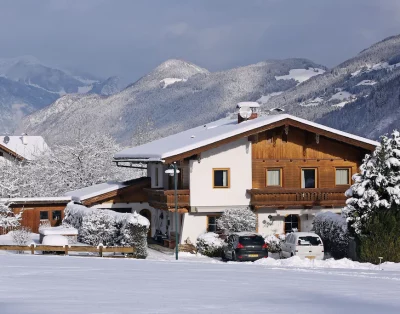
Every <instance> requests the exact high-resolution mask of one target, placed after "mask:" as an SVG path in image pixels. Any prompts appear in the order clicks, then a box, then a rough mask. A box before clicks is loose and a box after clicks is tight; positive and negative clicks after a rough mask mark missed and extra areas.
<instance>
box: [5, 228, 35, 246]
mask: <svg viewBox="0 0 400 314" xmlns="http://www.w3.org/2000/svg"><path fill="white" fill-rule="evenodd" d="M10 233H11V237H12V239H13V241H14V243H15V244H17V245H27V244H29V242H30V241H31V240H32V232H31V229H29V228H27V227H20V228H19V229H17V230H14V231H11V232H10Z"/></svg>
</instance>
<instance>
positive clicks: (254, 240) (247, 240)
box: [239, 235, 265, 245]
mask: <svg viewBox="0 0 400 314" xmlns="http://www.w3.org/2000/svg"><path fill="white" fill-rule="evenodd" d="M239 242H240V243H241V244H243V245H249V244H250V245H263V244H264V243H265V242H264V239H263V238H262V237H260V236H256V235H254V236H244V237H243V236H242V237H240V238H239Z"/></svg>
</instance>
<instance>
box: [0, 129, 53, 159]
mask: <svg viewBox="0 0 400 314" xmlns="http://www.w3.org/2000/svg"><path fill="white" fill-rule="evenodd" d="M49 150H50V149H49V147H48V146H47V144H46V142H45V141H44V139H43V137H41V136H28V135H25V134H23V135H21V136H7V135H6V136H0V163H1V162H3V163H4V162H11V161H15V160H18V161H32V160H34V159H35V158H36V157H37V156H39V155H42V154H44V153H46V152H48V151H49Z"/></svg>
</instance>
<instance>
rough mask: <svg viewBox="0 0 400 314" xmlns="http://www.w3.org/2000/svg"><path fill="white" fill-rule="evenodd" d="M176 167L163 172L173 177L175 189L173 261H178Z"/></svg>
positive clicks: (173, 166) (177, 170)
mask: <svg viewBox="0 0 400 314" xmlns="http://www.w3.org/2000/svg"><path fill="white" fill-rule="evenodd" d="M179 172H180V171H179V169H178V166H177V165H176V162H174V163H173V164H172V165H171V166H170V168H169V169H167V170H165V173H166V174H169V175H170V176H171V177H172V176H173V177H174V187H175V259H176V260H178V246H179V242H178V240H179V236H178V180H177V178H178V176H177V174H178V173H179Z"/></svg>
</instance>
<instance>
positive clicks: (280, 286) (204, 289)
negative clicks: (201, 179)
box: [0, 250, 400, 314]
mask: <svg viewBox="0 0 400 314" xmlns="http://www.w3.org/2000/svg"><path fill="white" fill-rule="evenodd" d="M3 253H4V252H3ZM181 257H182V259H181V260H180V261H178V262H176V261H174V260H173V256H171V255H165V254H163V253H159V252H156V251H153V250H151V252H150V256H149V258H150V260H134V259H108V258H103V259H101V258H88V257H86V258H84V257H70V256H39V255H37V256H30V255H16V254H0V263H1V265H2V267H0V281H1V283H2V284H1V286H0V313H1V314H19V313H24V314H36V313H40V314H47V313H51V314H53V313H59V314H64V313H299V314H303V313H304V314H305V313H307V314H309V313H324V314H327V313H341V314H344V313H363V314H368V313H371V314H372V313H374V314H375V313H385V314H386V313H399V309H400V298H399V297H398V295H399V292H400V272H396V271H392V270H388V269H390V267H389V266H390V264H385V265H386V266H387V267H386V266H385V267H386V268H385V267H384V269H385V270H379V269H378V268H377V267H376V266H371V265H369V266H368V267H366V268H367V269H364V270H361V269H349V268H346V269H329V268H317V267H318V265H315V267H313V266H312V265H311V264H304V265H302V264H298V261H296V259H288V260H285V261H275V260H273V259H264V260H262V261H260V262H259V263H258V264H257V263H242V264H239V263H222V262H220V261H218V260H215V259H210V258H206V257H196V256H193V255H189V254H182V255H181ZM283 262H286V264H287V265H284V263H283ZM320 263H322V262H320ZM350 263H351V262H350ZM357 264H358V263H356V264H354V265H357ZM296 265H299V266H300V267H296ZM349 265H350V264H349ZM365 265H368V264H365ZM392 266H393V265H392ZM392 269H396V268H392Z"/></svg>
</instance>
